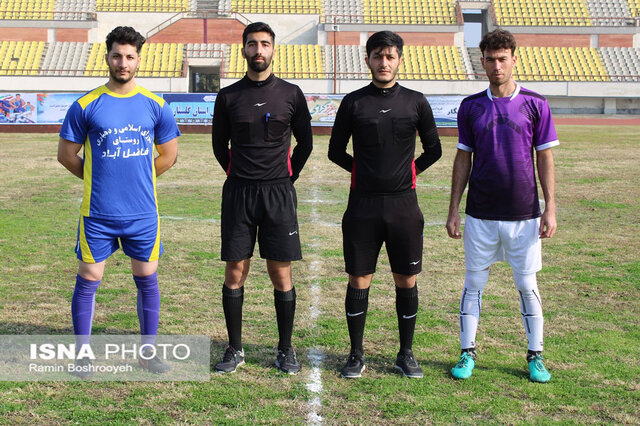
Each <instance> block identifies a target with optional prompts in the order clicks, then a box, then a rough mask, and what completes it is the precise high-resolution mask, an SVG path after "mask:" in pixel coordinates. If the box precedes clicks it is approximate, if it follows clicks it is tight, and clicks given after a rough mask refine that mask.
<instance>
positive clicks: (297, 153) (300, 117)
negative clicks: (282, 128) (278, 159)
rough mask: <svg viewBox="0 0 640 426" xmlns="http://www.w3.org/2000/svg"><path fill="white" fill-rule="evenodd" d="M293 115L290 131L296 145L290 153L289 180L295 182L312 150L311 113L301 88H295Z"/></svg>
mask: <svg viewBox="0 0 640 426" xmlns="http://www.w3.org/2000/svg"><path fill="white" fill-rule="evenodd" d="M296 96H297V98H298V99H297V101H296V111H295V115H294V116H293V118H292V120H291V132H292V133H293V136H294V137H295V138H296V147H295V148H293V153H292V154H291V181H292V182H295V181H296V180H297V179H298V176H300V172H301V171H302V168H303V167H304V165H305V163H306V162H307V160H308V159H309V156H310V155H311V151H313V132H312V131H311V114H309V107H308V106H307V100H306V98H305V97H304V94H303V93H302V90H300V89H298V90H297V94H296Z"/></svg>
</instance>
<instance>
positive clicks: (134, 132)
mask: <svg viewBox="0 0 640 426" xmlns="http://www.w3.org/2000/svg"><path fill="white" fill-rule="evenodd" d="M178 136H180V130H178V126H177V125H176V121H175V119H174V117H173V113H172V112H171V108H170V107H169V105H168V104H167V103H165V101H164V99H162V98H161V97H159V96H157V95H154V94H153V93H151V92H149V91H148V90H146V89H143V88H142V87H140V86H136V88H135V89H134V90H132V91H131V92H129V93H127V94H126V95H119V94H117V93H114V92H112V91H110V90H109V89H108V88H107V87H106V86H101V87H98V88H97V89H94V90H92V91H91V92H89V93H87V94H85V95H83V96H82V97H80V98H79V99H78V100H77V101H75V102H74V103H73V104H72V105H71V107H70V108H69V111H67V115H66V117H65V119H64V123H63V124H62V128H61V129H60V137H61V138H63V139H66V140H69V141H71V142H75V143H79V144H84V195H83V197H82V206H81V208H80V214H81V215H82V216H89V217H95V218H102V219H128V218H135V217H144V216H151V215H156V214H157V211H158V205H157V202H156V173H155V167H154V154H153V149H154V144H163V143H166V142H169V141H170V140H172V139H174V138H176V137H178Z"/></svg>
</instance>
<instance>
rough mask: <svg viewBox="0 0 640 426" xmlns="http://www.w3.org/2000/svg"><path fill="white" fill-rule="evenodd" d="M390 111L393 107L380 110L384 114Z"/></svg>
mask: <svg viewBox="0 0 640 426" xmlns="http://www.w3.org/2000/svg"><path fill="white" fill-rule="evenodd" d="M389 111H391V108H389V109H381V110H380V112H381V113H383V114H386V113H388V112H389Z"/></svg>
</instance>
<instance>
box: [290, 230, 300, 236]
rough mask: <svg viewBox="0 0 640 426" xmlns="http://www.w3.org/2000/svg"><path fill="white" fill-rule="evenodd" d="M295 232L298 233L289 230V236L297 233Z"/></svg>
mask: <svg viewBox="0 0 640 426" xmlns="http://www.w3.org/2000/svg"><path fill="white" fill-rule="evenodd" d="M297 233H298V231H293V232H289V236H292V235H294V234H297Z"/></svg>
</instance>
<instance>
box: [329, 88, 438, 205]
mask: <svg viewBox="0 0 640 426" xmlns="http://www.w3.org/2000/svg"><path fill="white" fill-rule="evenodd" d="M416 130H417V131H418V134H419V135H420V141H421V143H422V148H423V151H424V152H423V153H422V154H421V155H420V156H419V157H418V158H416V159H415V160H414V154H415V149H416ZM350 137H352V138H353V156H351V155H350V154H349V153H348V152H347V151H346V148H347V144H348V143H349V138H350ZM441 155H442V148H441V146H440V138H439V137H438V129H437V127H436V123H435V120H434V118H433V113H432V111H431V107H430V106H429V103H428V102H427V100H426V99H425V97H424V95H423V94H422V93H419V92H416V91H414V90H411V89H407V88H405V87H402V86H400V85H399V84H397V83H396V84H395V86H393V87H391V88H388V89H381V88H378V87H376V86H375V85H374V84H373V83H371V84H369V85H368V86H365V87H363V88H362V89H359V90H356V91H354V92H351V93H349V94H348V95H346V96H345V97H344V99H343V100H342V102H341V103H340V107H339V108H338V113H337V115H336V120H335V123H334V125H333V131H332V132H331V140H330V141H329V159H330V160H331V161H333V162H334V163H336V164H337V165H339V166H340V167H342V168H343V169H345V170H347V171H349V172H351V189H352V190H356V191H359V192H365V193H380V194H387V193H399V192H405V191H408V190H410V189H413V188H415V186H416V167H417V168H418V169H419V170H420V171H423V170H426V169H427V168H428V167H429V166H431V165H432V164H433V163H435V162H436V161H437V160H438V159H439V158H440V156H441Z"/></svg>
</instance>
